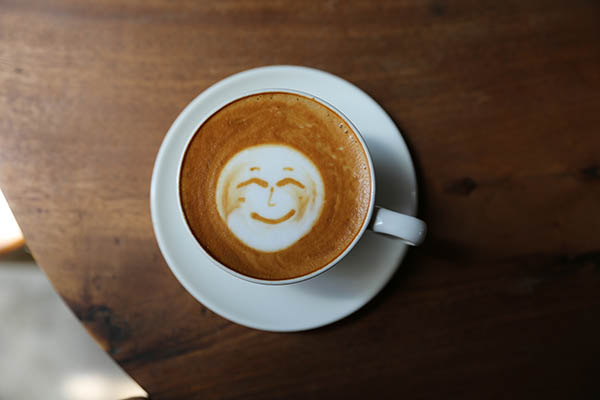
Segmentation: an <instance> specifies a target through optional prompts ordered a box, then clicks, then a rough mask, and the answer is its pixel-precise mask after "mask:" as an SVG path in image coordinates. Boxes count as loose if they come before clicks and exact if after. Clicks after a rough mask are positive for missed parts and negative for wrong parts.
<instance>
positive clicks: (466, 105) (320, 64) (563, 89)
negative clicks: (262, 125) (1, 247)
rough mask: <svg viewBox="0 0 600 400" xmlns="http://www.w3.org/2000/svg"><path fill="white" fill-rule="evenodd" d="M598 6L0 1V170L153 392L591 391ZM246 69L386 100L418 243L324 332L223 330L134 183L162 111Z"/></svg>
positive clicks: (28, 223)
mask: <svg viewBox="0 0 600 400" xmlns="http://www.w3.org/2000/svg"><path fill="white" fill-rule="evenodd" d="M598 21H600V3H599V2H597V1H590V0H572V1H563V0H560V1H559V0H550V1H541V0H531V1H514V0H512V1H505V2H494V1H468V0H464V1H458V2H445V1H441V0H432V1H416V0H410V1H409V0H406V1H392V0H384V1H379V2H373V1H349V2H341V1H335V0H333V1H325V2H310V3H305V2H292V1H269V2H267V1H264V2H262V1H255V0H253V1H245V2H241V1H240V2H238V1H229V0H226V1H223V0H221V1H205V2H196V1H183V2H178V3H175V2H168V1H159V0H153V1H127V2H121V1H116V0H115V1H100V2H77V1H70V0H60V1H52V2H48V1H34V0H31V1H29V0H28V1H21V0H2V1H0V186H1V187H2V190H3V191H4V193H5V195H6V197H7V199H8V201H9V203H10V205H11V206H12V208H13V210H14V212H15V214H16V216H17V219H18V221H19V223H20V224H21V227H22V228H23V231H24V234H25V238H26V240H27V243H28V245H29V247H30V248H31V250H32V251H33V254H34V256H35V258H36V260H37V261H38V262H39V264H40V265H41V266H42V267H43V268H44V270H45V271H46V273H47V274H48V277H49V278H50V280H51V281H52V283H53V285H54V286H55V287H56V289H57V290H58V292H59V293H60V294H61V295H62V297H63V298H64V299H65V300H66V302H67V303H68V305H69V306H70V307H71V309H72V310H73V312H74V313H75V314H76V315H77V317H78V318H79V319H80V320H81V321H82V323H83V324H84V325H85V326H86V328H87V329H88V330H89V332H90V333H91V334H92V335H93V336H94V337H95V338H96V339H97V341H98V342H99V343H100V344H101V345H102V347H103V348H104V349H106V351H107V352H108V353H109V354H110V355H111V356H112V357H113V358H114V359H115V360H117V362H119V363H120V364H121V365H122V366H123V368H125V370H126V371H127V372H129V373H130V374H131V375H132V376H133V377H134V378H135V379H136V380H137V381H138V382H139V383H140V384H141V385H142V386H143V387H144V388H145V389H146V390H148V391H149V393H151V395H152V397H153V399H178V398H186V399H209V398H220V399H238V398H239V399H241V398H243V399H250V398H252V399H270V398H286V399H295V398H298V399H306V398H335V399H337V398H339V399H342V398H343V399H348V398H359V397H360V398H362V397H364V396H365V395H368V396H372V397H376V398H436V399H437V398H477V399H480V398H488V399H500V398H513V399H514V398H527V399H529V398H542V397H544V398H557V399H562V398H595V397H598V396H600V387H599V386H598V379H597V378H598V371H600V365H599V361H598V360H599V356H600V344H599V341H598V337H600V296H599V293H600V236H599V235H598V232H600V212H599V211H600V209H599V208H600V151H599V150H600V132H599V128H598V127H599V126H600V112H599V110H600V23H599V22H598ZM268 64H300V65H308V66H312V67H316V68H321V69H324V70H327V71H330V72H332V73H334V74H337V75H339V76H341V77H343V78H345V79H348V80H350V81H351V82H353V83H355V84H357V85H358V86H359V87H361V88H362V89H364V90H365V91H367V92H368V93H369V94H371V95H372V96H373V97H374V98H375V99H376V100H377V101H379V102H380V104H382V106H383V107H384V108H385V109H386V110H387V111H388V112H389V113H390V114H391V115H392V117H393V118H394V119H395V120H396V122H397V123H398V125H399V127H400V128H401V130H402V131H403V133H404V135H405V138H406V140H407V141H408V142H409V144H410V146H411V150H412V152H413V156H414V158H415V160H416V163H417V167H418V170H419V179H420V187H421V198H422V202H421V210H422V214H421V216H422V217H423V218H424V219H425V220H426V221H427V222H428V223H429V228H430V235H429V237H428V240H427V242H426V244H425V245H424V246H423V247H421V248H419V249H416V250H414V251H411V253H410V255H409V257H408V258H407V259H406V260H405V263H404V265H403V266H402V268H401V269H400V270H399V272H398V273H397V274H396V276H395V277H394V278H393V280H392V282H391V283H390V284H389V285H388V286H387V287H386V288H385V290H384V291H383V292H382V293H381V294H380V295H379V296H378V297H377V298H376V299H375V300H374V301H372V302H371V303H370V304H369V305H368V306H367V307H365V308H364V309H362V310H361V311H359V312H358V313H356V314H355V315H353V316H351V317H349V318H347V319H345V320H343V321H341V322H339V323H336V324H334V325H332V326H329V327H326V328H322V329H318V330H314V331H309V332H304V333H297V334H274V333H265V332H259V331H255V330H251V329H246V328H243V327H240V326H237V325H235V324H232V323H230V322H228V321H226V320H224V319H222V318H220V317H218V316H216V315H215V314H213V313H211V312H209V311H207V310H206V309H205V308H204V307H203V306H202V305H201V304H199V303H197V302H196V301H195V300H194V299H193V298H192V297H191V296H190V295H188V294H187V292H186V291H185V290H184V289H183V288H182V287H181V286H180V285H179V284H178V282H177V281H176V280H175V278H174V277H173V276H172V274H171V273H170V271H169V269H168V267H167V266H166V264H165V262H164V260H163V259H162V257H161V254H160V252H159V250H158V248H157V245H156V242H155V240H154V236H153V232H152V226H151V220H150V214H149V201H148V194H149V183H150V176H151V172H152V166H153V163H154V158H155V156H156V153H157V150H158V147H159V145H160V143H161V140H162V138H163V136H164V134H165V132H166V131H167V129H168V127H169V126H170V124H171V122H172V121H173V120H174V118H175V117H176V116H177V115H178V113H179V111H180V110H181V109H182V108H183V107H184V106H185V105H186V104H187V103H188V102H189V101H190V100H191V99H192V98H193V97H195V96H196V95H197V94H198V93H200V92H201V91H202V90H204V89H205V88H207V87H208V86H209V85H211V84H213V83H214V82H216V81H218V80H220V79H222V78H224V77H226V76H228V75H230V74H232V73H235V72H238V71H241V70H244V69H247V68H251V67H256V66H260V65H268Z"/></svg>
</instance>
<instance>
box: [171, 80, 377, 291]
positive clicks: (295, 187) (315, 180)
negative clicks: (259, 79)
mask: <svg viewBox="0 0 600 400" xmlns="http://www.w3.org/2000/svg"><path fill="white" fill-rule="evenodd" d="M179 178H180V179H179V194H180V201H181V206H182V209H183V212H184V215H185V218H186V221H187V224H188V226H189V228H190V230H191V232H192V233H193V235H194V236H195V238H196V239H197V241H198V242H199V244H200V245H201V246H202V247H203V248H204V250H205V251H206V252H207V253H208V254H210V255H211V256H212V257H213V258H214V259H215V260H217V261H219V262H220V263H221V264H223V265H225V266H226V267H228V268H230V269H232V270H234V271H236V272H238V273H240V274H243V275H246V276H249V277H252V278H258V279H266V280H284V279H291V278H296V277H301V276H304V275H307V274H310V273H312V272H314V271H316V270H318V269H320V268H322V267H324V266H325V265H327V264H329V263H330V262H331V261H333V260H334V259H336V258H337V257H338V256H339V255H340V254H342V253H343V252H344V250H346V248H347V247H348V246H349V245H350V244H351V243H352V241H353V240H354V238H355V237H356V236H357V235H358V234H359V232H360V230H361V228H362V227H363V225H364V223H365V219H366V217H367V214H368V211H369V205H370V201H371V199H370V196H371V185H372V182H371V171H370V170H369V162H368V159H367V155H366V154H365V151H364V149H363V147H362V145H361V143H360V141H359V139H358V137H357V134H356V133H355V132H354V131H353V130H352V128H351V127H350V126H349V125H348V124H347V123H346V122H345V120H344V119H343V118H342V117H340V116H339V115H338V114H337V113H335V112H334V111H333V110H331V109H330V108H328V107H327V106H325V105H323V104H322V103H320V102H318V101H316V100H314V99H311V98H309V97H305V96H302V95H299V94H293V93H284V92H270V93H260V94H256V95H250V96H247V97H244V98H241V99H238V100H235V101H234V102H232V103H229V104H227V105H226V106H224V107H222V108H221V109H220V110H218V111H217V112H215V113H214V114H213V115H212V116H210V117H209V118H208V119H207V120H206V121H205V122H204V123H203V124H202V125H201V126H200V128H198V130H197V131H196V133H195V134H194V136H193V137H192V139H191V141H190V143H189V144H188V147H187V149H186V152H185V155H184V158H183V161H182V164H181V170H180V177H179Z"/></svg>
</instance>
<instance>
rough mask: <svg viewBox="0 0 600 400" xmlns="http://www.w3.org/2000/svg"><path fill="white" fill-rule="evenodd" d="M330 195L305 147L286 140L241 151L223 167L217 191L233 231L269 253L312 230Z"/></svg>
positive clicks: (222, 212) (223, 214)
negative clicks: (293, 145) (289, 144)
mask: <svg viewBox="0 0 600 400" xmlns="http://www.w3.org/2000/svg"><path fill="white" fill-rule="evenodd" d="M324 199H325V187H324V185H323V179H322V177H321V173H320V172H319V170H318V168H317V167H316V166H315V165H314V164H313V162H312V161H311V160H310V159H309V158H308V157H307V156H306V155H304V154H303V153H302V152H300V151H299V150H297V149H294V148H292V147H290V146H287V145H280V144H265V145H258V146H252V147H248V148H246V149H244V150H242V151H240V152H239V153H237V154H235V155H234V156H233V157H232V158H231V159H230V160H229V161H228V162H227V163H226V164H225V166H224V167H223V169H222V170H221V172H220V174H219V177H218V180H217V190H216V194H215V200H216V203H217V209H218V212H219V215H220V217H221V218H222V220H223V221H224V222H225V224H226V225H227V227H228V228H229V230H230V231H231V232H232V233H233V234H234V235H235V236H236V237H237V238H238V239H239V240H240V241H242V242H243V243H244V244H245V245H246V246H248V247H251V248H253V249H255V250H258V251H261V252H267V253H268V252H276V251H280V250H283V249H286V248H287V247H289V246H291V245H293V244H294V243H296V242H297V241H298V240H300V239H301V238H302V237H303V236H305V235H306V234H307V233H309V232H310V230H311V229H312V227H313V226H314V224H315V222H316V221H317V220H318V219H319V216H320V214H321V210H322V208H323V203H324Z"/></svg>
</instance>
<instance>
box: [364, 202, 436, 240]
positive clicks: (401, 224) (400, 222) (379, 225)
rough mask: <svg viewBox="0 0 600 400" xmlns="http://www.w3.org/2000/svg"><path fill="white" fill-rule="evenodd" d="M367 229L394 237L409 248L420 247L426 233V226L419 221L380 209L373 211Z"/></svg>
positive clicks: (376, 208)
mask: <svg viewBox="0 0 600 400" xmlns="http://www.w3.org/2000/svg"><path fill="white" fill-rule="evenodd" d="M369 228H370V229H371V230H372V231H373V232H377V233H384V234H386V235H391V236H395V237H397V238H399V239H401V240H402V241H403V242H404V243H406V244H408V245H410V246H418V245H420V244H421V243H422V242H423V240H424V239H425V234H426V233H427V225H426V224H425V222H423V221H421V220H420V219H418V218H415V217H411V216H410V215H405V214H400V213H399V212H396V211H391V210H388V209H387V208H381V207H375V209H374V210H373V217H372V220H371V224H370V226H369Z"/></svg>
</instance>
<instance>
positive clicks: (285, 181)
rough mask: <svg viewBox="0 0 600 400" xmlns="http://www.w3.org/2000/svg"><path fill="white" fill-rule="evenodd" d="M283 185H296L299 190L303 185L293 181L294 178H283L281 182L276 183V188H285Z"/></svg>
mask: <svg viewBox="0 0 600 400" xmlns="http://www.w3.org/2000/svg"><path fill="white" fill-rule="evenodd" d="M285 185H296V186H298V187H299V188H300V189H304V185H303V184H302V183H301V182H298V181H297V180H295V179H294V178H283V179H282V180H280V181H279V182H277V186H279V187H281V186H285Z"/></svg>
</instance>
